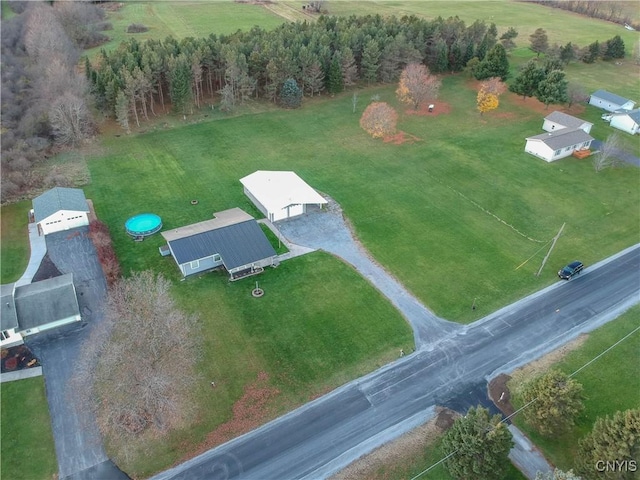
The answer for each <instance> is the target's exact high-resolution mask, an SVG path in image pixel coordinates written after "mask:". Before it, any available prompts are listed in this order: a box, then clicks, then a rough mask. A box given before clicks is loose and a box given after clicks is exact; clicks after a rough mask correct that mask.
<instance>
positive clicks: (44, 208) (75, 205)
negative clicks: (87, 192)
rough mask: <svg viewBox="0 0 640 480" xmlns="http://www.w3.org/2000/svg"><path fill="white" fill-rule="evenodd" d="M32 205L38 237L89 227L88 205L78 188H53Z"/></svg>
mask: <svg viewBox="0 0 640 480" xmlns="http://www.w3.org/2000/svg"><path fill="white" fill-rule="evenodd" d="M32 203H33V210H32V214H33V217H34V220H35V222H36V223H37V225H38V232H39V233H40V235H48V234H50V233H54V232H59V231H62V230H69V229H70V228H76V227H82V226H84V225H89V204H88V203H87V199H86V198H85V196H84V192H83V191H82V190H81V189H79V188H65V187H55V188H52V189H51V190H48V191H46V192H44V193H43V194H42V195H40V196H39V197H36V198H34V199H33V202H32Z"/></svg>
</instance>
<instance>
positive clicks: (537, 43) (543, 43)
mask: <svg viewBox="0 0 640 480" xmlns="http://www.w3.org/2000/svg"><path fill="white" fill-rule="evenodd" d="M529 40H530V42H531V46H530V48H531V50H533V51H534V52H535V53H536V54H537V56H538V57H539V56H540V54H541V53H546V51H547V50H548V49H549V38H548V37H547V32H546V30H545V29H544V28H538V29H536V31H535V32H533V33H532V34H531V35H529Z"/></svg>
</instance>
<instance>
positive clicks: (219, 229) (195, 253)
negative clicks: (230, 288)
mask: <svg viewBox="0 0 640 480" xmlns="http://www.w3.org/2000/svg"><path fill="white" fill-rule="evenodd" d="M215 216H216V218H214V219H213V220H207V221H204V222H200V223H196V224H193V225H187V226H185V227H181V228H178V229H175V230H169V231H166V232H162V236H163V237H164V238H165V240H167V243H168V246H169V250H170V252H171V255H172V256H173V258H174V260H175V261H176V263H177V264H178V267H179V268H180V271H181V272H182V274H183V275H184V276H185V277H186V276H189V275H193V274H195V273H200V272H204V271H208V270H211V269H214V268H217V267H220V266H224V268H225V269H226V270H227V271H228V272H229V275H230V276H231V279H232V280H235V279H237V278H240V277H243V276H246V275H250V274H253V273H259V272H261V271H262V268H263V267H265V266H268V265H274V263H275V259H276V256H277V254H276V251H275V250H274V248H273V247H272V246H271V243H269V240H268V239H267V237H266V236H265V234H264V232H263V231H262V229H261V228H260V225H258V223H257V222H256V221H255V219H254V218H253V217H252V216H251V215H249V214H247V213H245V212H243V211H242V210H240V209H238V208H234V209H230V210H225V211H223V212H219V213H216V214H215Z"/></svg>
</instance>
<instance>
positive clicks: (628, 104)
mask: <svg viewBox="0 0 640 480" xmlns="http://www.w3.org/2000/svg"><path fill="white" fill-rule="evenodd" d="M635 104H636V102H634V101H633V100H629V99H628V98H624V97H621V96H620V95H616V94H615V93H611V92H607V91H606V90H598V91H596V92H593V93H592V94H591V96H590V97H589V105H593V106H595V107H598V108H602V109H603V110H606V111H608V112H615V111H616V110H633V107H634V106H635Z"/></svg>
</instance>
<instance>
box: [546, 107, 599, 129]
mask: <svg viewBox="0 0 640 480" xmlns="http://www.w3.org/2000/svg"><path fill="white" fill-rule="evenodd" d="M591 127H593V123H591V122H587V121H586V120H582V119H581V118H578V117H574V116H573V115H569V114H567V113H564V112H558V111H556V112H551V113H550V114H549V115H547V116H546V117H544V122H543V124H542V129H543V130H544V131H545V132H555V131H556V130H560V129H562V128H573V129H576V128H579V129H580V130H584V131H585V133H590V132H591Z"/></svg>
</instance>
